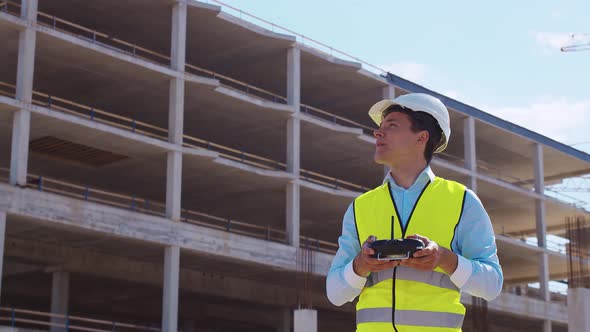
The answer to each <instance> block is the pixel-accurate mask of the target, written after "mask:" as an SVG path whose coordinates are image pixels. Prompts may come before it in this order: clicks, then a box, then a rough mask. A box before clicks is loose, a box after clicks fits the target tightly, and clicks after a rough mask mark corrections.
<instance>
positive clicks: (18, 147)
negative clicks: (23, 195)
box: [9, 0, 38, 186]
mask: <svg viewBox="0 0 590 332" xmlns="http://www.w3.org/2000/svg"><path fill="white" fill-rule="evenodd" d="M37 5H38V2H37V0H29V1H23V2H22V7H21V18H22V19H25V20H27V21H29V22H30V23H34V22H35V21H36V20H37ZM31 25H32V24H30V25H29V26H27V28H26V29H24V30H22V31H20V32H19V36H18V64H17V73H16V99H17V100H20V101H22V102H25V103H31V102H32V99H33V73H34V71H35V43H36V32H35V29H34V28H33V27H31ZM30 130H31V112H30V111H28V110H25V109H21V110H19V111H17V112H15V113H14V117H13V127H12V147H11V156H10V178H9V183H10V184H12V185H20V186H24V185H26V184H27V169H28V165H27V163H28V159H29V136H30Z"/></svg>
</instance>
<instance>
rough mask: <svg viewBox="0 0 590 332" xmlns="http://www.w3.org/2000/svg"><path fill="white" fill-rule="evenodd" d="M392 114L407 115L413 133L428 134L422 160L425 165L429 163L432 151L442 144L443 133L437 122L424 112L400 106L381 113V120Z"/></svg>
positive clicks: (391, 107) (394, 106) (392, 106)
mask: <svg viewBox="0 0 590 332" xmlns="http://www.w3.org/2000/svg"><path fill="white" fill-rule="evenodd" d="M393 112H400V113H403V114H405V115H407V116H408V117H409V118H410V121H411V122H412V127H411V129H412V131H413V132H415V133H417V132H420V131H422V130H426V131H427V132H428V142H426V148H425V149H424V159H426V162H427V163H430V161H431V160H432V155H433V154H434V150H436V148H438V147H439V146H440V145H441V144H442V137H443V133H442V130H441V129H440V126H439V125H438V121H436V119H435V118H434V117H433V116H432V115H430V114H428V113H426V112H421V111H413V110H411V109H409V108H406V107H403V106H401V105H391V106H389V107H388V108H387V109H386V110H385V111H383V114H382V118H383V119H385V117H386V116H387V115H389V114H390V113H393Z"/></svg>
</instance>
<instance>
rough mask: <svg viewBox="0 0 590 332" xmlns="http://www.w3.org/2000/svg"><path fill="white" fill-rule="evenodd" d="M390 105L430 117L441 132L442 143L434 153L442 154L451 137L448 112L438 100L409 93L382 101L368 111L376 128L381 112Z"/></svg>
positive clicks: (381, 118)
mask: <svg viewBox="0 0 590 332" xmlns="http://www.w3.org/2000/svg"><path fill="white" fill-rule="evenodd" d="M391 105H400V106H403V107H405V108H409V109H410V110H412V111H420V112H425V113H428V114H430V115H432V117H434V118H435V119H436V121H437V122H438V125H439V126H440V129H442V132H443V135H442V140H443V143H442V144H441V145H440V146H439V147H438V148H437V149H436V151H434V152H442V151H443V150H444V149H445V148H446V147H447V144H448V143H449V138H450V137H451V126H450V120H449V111H448V110H447V108H446V107H445V105H444V104H443V103H442V102H441V101H440V100H439V99H438V98H435V97H433V96H431V95H427V94H425V93H409V94H406V95H402V96H399V97H397V98H395V99H394V100H390V99H384V100H382V101H380V102H378V103H376V104H375V105H373V106H371V109H370V110H369V116H370V117H371V119H373V121H375V123H376V124H377V125H378V126H380V125H381V121H383V117H382V114H383V111H385V110H386V109H387V108H389V106H391Z"/></svg>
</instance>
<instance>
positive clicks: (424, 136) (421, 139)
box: [416, 130, 430, 145]
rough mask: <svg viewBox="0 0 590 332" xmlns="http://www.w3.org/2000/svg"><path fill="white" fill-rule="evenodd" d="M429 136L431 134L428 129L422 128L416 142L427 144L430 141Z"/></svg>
mask: <svg viewBox="0 0 590 332" xmlns="http://www.w3.org/2000/svg"><path fill="white" fill-rule="evenodd" d="M428 138H430V134H429V133H428V131H427V130H422V131H421V132H419V133H418V138H417V139H416V143H418V144H419V145H426V143H428Z"/></svg>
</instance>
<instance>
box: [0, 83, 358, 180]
mask: <svg viewBox="0 0 590 332" xmlns="http://www.w3.org/2000/svg"><path fill="white" fill-rule="evenodd" d="M0 94H1V95H4V96H7V97H12V98H14V97H15V86H14V85H13V84H8V83H4V82H0ZM33 104H34V105H39V106H43V107H47V108H49V109H51V110H55V111H60V112H63V113H66V114H71V115H76V116H80V117H82V118H85V119H89V120H91V121H96V122H100V123H104V124H107V125H110V126H114V127H117V128H120V129H124V130H129V131H131V132H134V133H138V134H142V135H146V136H149V137H152V138H156V139H160V140H162V141H168V130H167V129H164V128H161V127H158V126H154V125H151V124H148V123H145V122H142V121H138V120H135V119H132V118H129V117H125V116H121V115H117V114H113V113H110V112H107V111H105V110H101V109H97V108H93V107H90V106H87V105H83V104H80V103H76V102H73V101H70V100H67V99H64V98H59V97H56V96H51V95H48V94H45V93H40V92H37V91H35V92H33ZM183 146H186V147H190V148H203V149H207V150H211V151H215V152H218V153H219V154H220V155H221V157H223V158H226V159H230V160H234V161H238V162H241V163H244V164H248V165H251V166H255V167H259V168H262V169H267V170H281V171H285V170H286V169H287V164H285V163H284V162H281V161H277V160H273V159H269V158H265V157H261V156H258V155H255V154H252V153H248V152H245V151H243V150H238V149H233V148H230V147H227V146H224V145H221V144H217V143H214V142H211V141H208V140H204V139H201V138H197V137H193V136H189V135H183ZM301 172H302V175H303V177H302V179H304V180H308V181H311V182H315V183H317V184H321V185H325V186H327V187H330V188H337V189H346V190H360V191H366V190H369V189H370V188H368V187H363V186H361V185H357V184H354V183H351V182H348V181H344V180H341V179H338V178H335V177H331V176H327V175H323V174H320V173H317V172H313V171H309V170H302V171H301Z"/></svg>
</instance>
